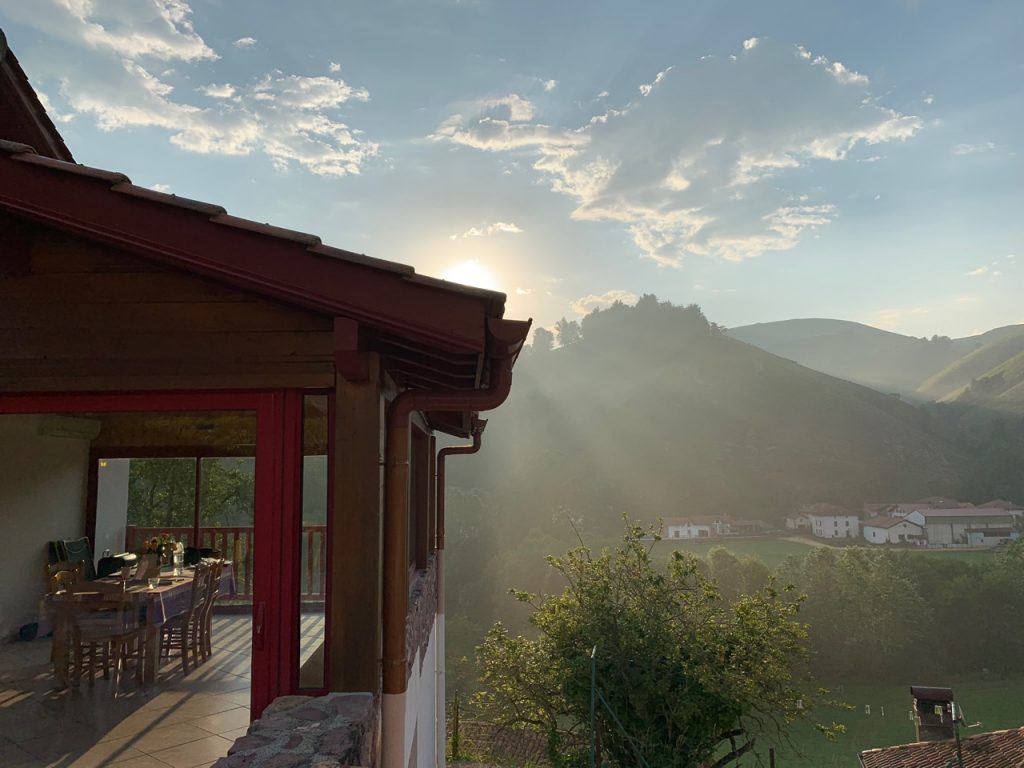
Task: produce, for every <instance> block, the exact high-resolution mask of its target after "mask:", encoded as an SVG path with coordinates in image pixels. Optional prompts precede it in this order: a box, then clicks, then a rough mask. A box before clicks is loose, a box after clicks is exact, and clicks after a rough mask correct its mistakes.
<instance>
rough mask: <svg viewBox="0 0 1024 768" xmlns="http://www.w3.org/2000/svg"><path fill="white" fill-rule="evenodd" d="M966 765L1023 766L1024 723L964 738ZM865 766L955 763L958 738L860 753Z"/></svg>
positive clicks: (927, 767) (929, 767)
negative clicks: (1023, 725)
mask: <svg viewBox="0 0 1024 768" xmlns="http://www.w3.org/2000/svg"><path fill="white" fill-rule="evenodd" d="M961 751H962V753H963V757H964V768H1024V727H1021V728H1011V729H1010V730H1006V731H992V732H990V733H982V734H979V735H977V736H971V737H969V738H966V739H964V740H963V741H962V746H961ZM859 757H860V764H861V765H862V766H863V768H949V766H956V765H957V759H956V741H954V740H948V741H921V742H917V743H916V744H901V745H899V746H896V747H882V748H880V749H868V750H865V751H863V752H861V753H860V755H859Z"/></svg>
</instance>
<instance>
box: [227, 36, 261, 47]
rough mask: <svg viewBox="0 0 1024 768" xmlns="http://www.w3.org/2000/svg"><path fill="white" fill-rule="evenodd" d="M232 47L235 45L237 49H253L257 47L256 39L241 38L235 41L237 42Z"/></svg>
mask: <svg viewBox="0 0 1024 768" xmlns="http://www.w3.org/2000/svg"><path fill="white" fill-rule="evenodd" d="M232 45H234V46H235V48H251V47H252V46H254V45H256V38H255V37H240V38H238V39H237V40H235V42H234V43H232Z"/></svg>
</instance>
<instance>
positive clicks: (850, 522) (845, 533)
mask: <svg viewBox="0 0 1024 768" xmlns="http://www.w3.org/2000/svg"><path fill="white" fill-rule="evenodd" d="M800 512H801V514H804V515H806V516H807V520H808V522H810V529H811V533H812V534H813V535H814V536H816V537H817V538H819V539H856V538H857V537H858V536H860V518H859V517H858V516H857V515H856V514H854V513H853V512H850V511H849V510H848V509H845V508H843V507H840V506H838V505H836V504H810V505H808V506H806V507H804V508H803V509H801V510H800Z"/></svg>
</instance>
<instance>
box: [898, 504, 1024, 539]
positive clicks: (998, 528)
mask: <svg viewBox="0 0 1024 768" xmlns="http://www.w3.org/2000/svg"><path fill="white" fill-rule="evenodd" d="M906 519H907V520H908V521H909V522H911V523H914V524H915V525H918V526H921V527H922V528H923V529H924V533H925V537H926V538H927V540H928V546H929V547H957V546H960V547H965V546H971V547H994V546H996V545H998V544H1005V543H1007V542H1009V541H1012V540H1013V539H1016V538H1018V537H1019V536H1020V533H1019V532H1018V531H1017V530H1016V529H1015V527H1014V519H1015V518H1014V516H1013V515H1012V514H1010V513H1009V512H1006V511H1003V510H1001V509H994V508H988V509H985V508H982V507H960V508H954V509H919V510H916V511H914V512H911V513H910V514H909V515H907V518H906Z"/></svg>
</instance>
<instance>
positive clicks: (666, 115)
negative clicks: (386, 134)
mask: <svg viewBox="0 0 1024 768" xmlns="http://www.w3.org/2000/svg"><path fill="white" fill-rule="evenodd" d="M794 53H795V55H794ZM837 64H838V66H836V65H837ZM867 84H868V83H867V78H866V77H864V76H862V75H859V74H858V73H856V72H854V71H853V70H851V69H849V68H847V67H846V66H845V65H842V64H840V63H839V62H834V61H830V60H828V59H826V58H825V57H822V56H814V55H812V54H811V53H810V52H809V51H806V49H803V48H793V47H791V46H785V45H782V44H781V43H777V42H774V41H772V40H770V39H759V42H758V43H757V44H756V45H753V46H747V48H746V50H745V52H744V54H743V55H742V56H740V57H739V58H738V60H736V61H730V60H728V59H727V58H716V57H713V56H712V57H708V58H705V59H704V60H702V61H693V62H690V63H687V64H683V65H676V66H673V67H667V68H665V69H663V70H661V71H660V72H658V73H657V75H656V76H655V77H654V79H653V80H652V81H650V82H648V83H644V84H642V85H641V86H640V87H639V90H640V96H639V97H638V98H636V99H635V100H634V101H633V102H631V103H629V104H627V105H626V106H624V107H621V108H617V109H608V110H606V111H604V112H603V113H600V114H596V115H594V116H593V117H591V119H590V120H589V121H588V122H587V123H585V124H584V125H582V126H578V127H571V126H570V127H561V126H556V125H551V124H548V123H545V122H542V121H540V120H537V119H535V118H534V117H533V116H530V117H527V116H526V115H527V110H513V109H512V108H511V107H510V106H508V105H506V106H505V112H504V113H503V114H501V115H496V114H493V113H485V114H482V115H476V116H469V115H465V114H462V113H459V114H455V115H453V116H452V117H450V118H449V119H448V120H446V121H444V122H443V123H442V124H441V125H440V126H439V127H438V129H437V130H436V131H435V132H434V134H433V138H434V139H435V140H439V141H448V142H451V143H453V144H459V145H463V146H467V147H472V148H475V149H479V150H484V151H489V152H512V153H516V154H518V155H521V156H522V155H526V156H529V157H532V160H533V167H534V169H535V170H536V171H538V172H539V173H540V174H542V176H543V177H545V178H547V179H548V180H549V182H550V185H551V188H552V190H553V191H555V192H557V193H560V194H563V195H566V196H568V197H570V198H572V199H573V200H574V201H575V202H576V204H577V205H576V208H575V210H574V211H573V213H572V217H573V218H574V219H577V220H589V221H613V222H619V223H621V224H622V225H623V226H624V227H626V228H627V229H628V231H629V232H630V234H631V235H632V237H633V241H634V242H635V243H636V245H637V247H638V248H639V249H640V251H641V252H642V253H643V254H644V255H646V256H648V257H650V258H652V259H654V260H655V261H656V262H658V263H659V264H662V265H666V266H679V265H680V264H681V263H682V261H683V260H684V259H685V258H686V257H687V256H691V255H697V256H711V257H716V258H721V259H727V260H740V259H745V258H749V257H752V256H757V255H759V254H762V253H765V252H767V251H776V250H786V249H789V248H793V247H794V246H796V245H797V243H799V242H800V239H801V238H802V237H803V236H804V235H805V234H806V233H807V232H809V231H813V230H815V229H818V228H821V227H824V226H826V225H828V224H829V223H830V222H831V221H832V220H833V219H834V218H835V217H836V216H837V215H839V210H838V207H837V206H836V204H835V203H833V202H831V201H830V200H828V199H822V198H823V193H822V191H821V189H820V187H818V186H809V187H808V194H804V195H801V194H797V193H795V192H793V191H792V190H788V189H787V188H786V185H783V184H782V183H780V182H781V180H782V179H783V178H784V177H786V176H787V175H788V174H792V173H793V172H795V171H796V170H798V169H805V168H809V167H813V166H814V165H815V164H819V163H823V162H830V163H832V162H841V161H844V160H846V159H847V158H848V157H849V154H850V151H851V150H852V149H853V148H854V147H857V146H868V147H873V146H879V145H882V144H886V143H892V142H901V141H905V140H907V139H910V138H911V137H913V136H914V135H916V134H917V133H918V132H919V131H920V130H921V128H922V122H921V120H920V119H919V118H917V117H915V116H913V115H906V114H901V113H899V112H897V111H895V110H893V109H890V108H887V107H885V106H882V105H881V104H879V103H878V100H877V99H875V98H874V97H872V96H871V94H870V93H869V92H868V91H867V89H866V88H867ZM723 92H728V93H730V94H733V97H732V98H730V100H729V101H728V102H726V101H723V100H722V99H721V94H722V93H723ZM491 103H492V104H495V105H496V102H494V101H493V100H492V102H491ZM737 105H740V106H741V108H737ZM531 106H532V105H531ZM495 108H497V107H496V106H495ZM803 176H804V177H806V173H804V174H803Z"/></svg>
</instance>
